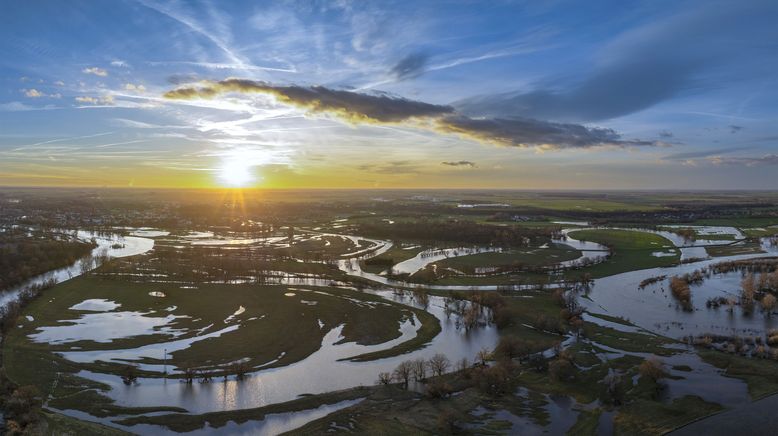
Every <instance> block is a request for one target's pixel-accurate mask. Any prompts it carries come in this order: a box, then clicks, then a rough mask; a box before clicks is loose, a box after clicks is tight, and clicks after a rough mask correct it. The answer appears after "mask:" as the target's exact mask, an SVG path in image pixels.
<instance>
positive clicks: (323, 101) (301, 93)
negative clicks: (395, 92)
mask: <svg viewBox="0 0 778 436" xmlns="http://www.w3.org/2000/svg"><path fill="white" fill-rule="evenodd" d="M230 92H240V93H263V94H269V95H273V96H274V97H276V98H277V99H278V100H279V101H281V102H283V103H286V104H289V105H292V106H296V107H299V108H303V109H307V110H308V111H310V112H313V113H330V114H334V115H337V116H339V117H340V118H343V119H345V120H347V121H350V122H378V123H399V122H403V121H407V120H410V119H413V118H430V117H437V116H440V115H444V114H450V113H453V111H454V110H453V109H452V108H451V107H449V106H441V105H435V104H429V103H423V102H420V101H414V100H407V99H404V98H396V97H390V96H388V95H385V94H381V95H373V94H361V93H356V92H351V91H344V90H335V89H330V88H326V87H324V86H311V87H304V86H294V85H291V86H277V85H271V84H268V83H265V82H257V81H253V80H243V79H227V80H222V81H220V82H205V84H204V85H203V86H201V87H184V88H178V89H175V90H172V91H168V92H167V93H165V95H164V96H165V98H169V99H191V98H213V97H215V96H217V95H219V94H224V93H230Z"/></svg>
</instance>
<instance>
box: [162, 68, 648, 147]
mask: <svg viewBox="0 0 778 436" xmlns="http://www.w3.org/2000/svg"><path fill="white" fill-rule="evenodd" d="M227 93H263V94H269V95H272V96H275V97H276V98H277V99H278V100H279V101H281V102H282V103H285V104H288V105H291V106H295V107H298V108H301V109H305V110H307V111H308V112H310V113H325V114H331V115H335V116H337V117H339V118H341V119H343V120H345V121H347V122H351V123H373V124H395V123H409V124H412V125H413V126H414V127H419V128H426V129H431V130H435V131H437V132H442V133H447V134H456V135H459V136H462V137H466V138H469V139H473V140H476V141H480V142H487V143H491V144H496V145H503V146H511V147H521V148H526V147H539V148H543V149H549V150H553V149H561V148H590V147H599V146H618V147H631V146H650V145H662V143H659V142H652V141H638V140H625V139H623V138H622V137H621V135H619V134H618V133H616V132H615V131H614V130H611V129H604V128H598V127H585V126H582V125H578V124H565V123H553V122H548V121H540V120H535V119H530V118H518V117H516V118H470V117H467V116H464V115H461V114H457V113H455V112H454V109H453V108H451V107H450V106H443V105H436V104H430V103H424V102H420V101H415V100H408V99H404V98H398V97H391V96H388V95H386V94H363V93H358V92H351V91H344V90H335V89H330V88H327V87H324V86H311V87H304V86H295V85H289V86H279V85H272V84H268V83H266V82H257V81H252V80H244V79H234V78H233V79H226V80H222V81H220V82H201V84H200V85H199V86H185V87H181V88H177V89H174V90H172V91H168V92H167V93H165V94H164V97H165V98H168V99H195V98H214V97H217V96H219V95H221V94H227Z"/></svg>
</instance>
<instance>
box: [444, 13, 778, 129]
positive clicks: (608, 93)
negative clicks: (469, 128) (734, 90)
mask: <svg viewBox="0 0 778 436" xmlns="http://www.w3.org/2000/svg"><path fill="white" fill-rule="evenodd" d="M776 12H778V8H776V3H775V2H774V1H772V2H770V1H754V2H737V3H726V2H719V3H715V5H713V4H711V5H709V7H706V8H699V7H694V8H693V9H690V10H688V11H687V12H685V13H681V14H676V15H673V16H670V17H669V18H664V19H657V20H651V22H650V24H648V25H645V26H641V27H637V28H634V29H631V30H629V31H627V32H624V33H622V34H621V35H619V36H618V37H616V38H615V39H613V40H612V41H611V42H610V43H609V44H607V45H605V46H604V47H603V48H602V49H601V50H600V51H599V53H597V55H596V57H595V58H594V59H593V62H592V66H591V67H590V68H581V69H579V70H580V71H576V73H577V74H576V76H575V78H571V79H570V80H565V78H560V77H553V78H552V77H549V78H547V79H546V82H545V83H539V84H537V85H536V86H535V87H534V89H529V90H515V91H510V92H505V93H500V94H491V95H481V96H476V97H471V98H467V99H463V100H460V101H457V102H454V103H453V105H454V106H455V107H456V108H457V109H458V110H459V111H461V112H463V113H465V114H467V115H471V116H506V115H510V116H523V117H532V118H541V119H551V120H556V121H566V122H590V121H601V120H607V119H612V118H617V117H621V116H624V115H628V114H631V113H635V112H638V111H641V110H644V109H647V108H649V107H652V106H654V105H656V104H658V103H661V102H663V101H667V100H669V99H672V98H674V97H676V96H678V95H680V94H682V93H685V92H690V91H693V90H698V89H700V88H701V87H705V86H710V84H711V83H712V82H710V80H713V79H710V78H709V77H706V73H708V72H709V71H720V70H723V71H725V72H726V73H729V74H730V76H723V75H724V74H726V73H725V72H722V73H720V75H719V76H718V77H719V78H721V77H729V78H728V79H725V80H742V75H743V74H744V71H743V69H744V68H745V67H744V66H746V65H749V64H747V63H746V62H748V61H751V60H752V59H763V58H764V57H765V56H767V55H769V53H771V51H770V50H773V49H772V48H770V47H771V46H770V45H769V44H766V43H765V44H752V43H750V41H774V40H775V39H776V38H778V27H776V26H774V24H773V23H771V22H769V20H765V17H767V16H775V13H776ZM699 41H706V43H705V44H703V45H701V44H700V43H699ZM587 70H588V71H587ZM752 70H757V68H753V69H752ZM708 76H710V74H708ZM579 77H580V79H579Z"/></svg>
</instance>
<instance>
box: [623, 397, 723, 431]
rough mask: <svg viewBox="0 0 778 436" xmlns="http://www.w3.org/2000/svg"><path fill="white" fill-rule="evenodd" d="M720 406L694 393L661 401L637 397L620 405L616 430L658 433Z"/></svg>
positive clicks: (669, 429)
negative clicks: (628, 402)
mask: <svg viewBox="0 0 778 436" xmlns="http://www.w3.org/2000/svg"><path fill="white" fill-rule="evenodd" d="M722 409H723V408H722V407H721V406H720V405H718V404H716V403H710V402H708V401H705V400H703V399H702V398H700V397H698V396H696V395H686V396H684V397H681V398H676V399H675V400H673V401H672V402H671V403H668V404H665V403H660V402H657V401H650V400H642V399H641V400H637V401H634V402H632V403H630V404H629V405H627V406H625V407H622V408H621V409H620V410H619V413H618V415H616V418H615V419H614V424H615V430H616V434H629V435H661V434H665V433H667V432H669V431H671V430H674V429H676V428H678V427H681V426H683V425H685V424H687V423H689V422H691V421H694V420H696V419H699V418H702V417H704V416H708V415H710V414H713V413H716V412H719V411H721V410H722Z"/></svg>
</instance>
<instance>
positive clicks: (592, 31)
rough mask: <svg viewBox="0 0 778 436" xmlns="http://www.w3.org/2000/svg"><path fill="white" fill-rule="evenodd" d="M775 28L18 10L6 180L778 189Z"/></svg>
mask: <svg viewBox="0 0 778 436" xmlns="http://www.w3.org/2000/svg"><path fill="white" fill-rule="evenodd" d="M776 22H778V3H776V2H775V1H757V0H754V1H723V2H721V1H685V2H684V1H645V2H627V1H612V2H606V1H591V2H578V1H548V2H536V1H526V2H521V1H517V2H511V1H494V2H488V3H484V2H467V1H460V2H453V1H452V2H388V1H383V2H363V1H360V2H357V1H355V2H347V1H340V2H338V1H331V2H323V1H322V2H302V1H299V2H297V1H289V2H284V1H274V2H242V1H240V2H239V1H234V2H227V1H215V0H212V1H203V2H194V1H192V2H183V1H181V2H161V1H151V0H140V1H111V2H106V1H81V2H79V1H69V2H57V1H24V2H21V1H20V2H10V1H9V2H3V3H2V5H0V53H2V56H0V82H2V84H3V86H2V88H1V89H0V185H55V186H71V185H99V186H103V185H105V186H128V185H131V186H222V185H236V186H237V185H250V186H258V187H263V186H264V187H456V188H464V187H497V188H526V189H539V188H576V189H581V188H599V189H631V188H662V189H672V188H683V189H687V188H709V189H723V188H756V189H770V188H777V187H778V176H776V174H777V173H778V171H776V170H778V122H776V121H778V26H776V25H775V23H776ZM231 78H232V79H241V81H240V82H236V81H229V80H228V79H231ZM236 83H238V84H236ZM176 90H179V91H180V90H184V91H185V92H179V93H178V94H176V93H175V91H176ZM186 92H188V93H189V94H186Z"/></svg>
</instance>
